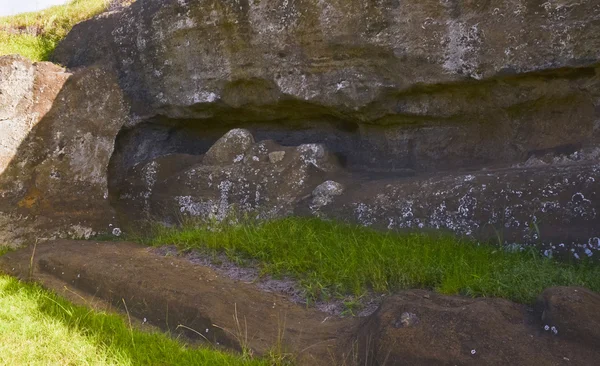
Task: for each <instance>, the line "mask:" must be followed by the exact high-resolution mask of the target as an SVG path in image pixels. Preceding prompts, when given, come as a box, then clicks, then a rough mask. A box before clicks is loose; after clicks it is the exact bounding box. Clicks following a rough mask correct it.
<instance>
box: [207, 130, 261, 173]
mask: <svg viewBox="0 0 600 366" xmlns="http://www.w3.org/2000/svg"><path fill="white" fill-rule="evenodd" d="M252 144H254V137H253V136H252V134H251V133H250V131H248V130H243V129H235V130H231V131H229V132H227V133H226V134H225V135H224V136H223V137H221V138H220V139H219V141H217V142H216V143H215V144H214V145H213V146H212V147H211V148H210V150H208V152H207V153H206V155H205V156H204V163H205V164H208V165H219V164H223V165H228V164H231V163H235V162H239V161H241V160H242V159H243V158H244V154H245V153H246V150H248V149H249V148H250V147H251V146H252Z"/></svg>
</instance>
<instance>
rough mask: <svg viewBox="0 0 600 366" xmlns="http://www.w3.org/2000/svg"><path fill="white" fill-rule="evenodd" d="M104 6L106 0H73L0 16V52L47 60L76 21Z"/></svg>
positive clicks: (99, 11)
mask: <svg viewBox="0 0 600 366" xmlns="http://www.w3.org/2000/svg"><path fill="white" fill-rule="evenodd" d="M17 1H18V0H17ZM107 6H108V0H73V1H71V2H70V3H68V4H66V5H60V6H54V7H51V8H48V9H46V10H42V11H39V12H32V13H24V14H19V15H14V16H8V17H0V56H2V55H9V54H20V55H22V56H25V57H27V58H29V59H31V60H32V61H45V60H48V58H49V57H50V55H51V54H52V52H53V51H54V49H55V48H56V46H57V45H58V43H59V42H60V41H61V40H62V39H63V38H64V37H65V36H66V35H67V33H68V32H69V31H70V30H71V28H73V26H74V25H75V24H77V23H79V22H81V21H84V20H86V19H89V18H92V17H93V16H95V15H98V14H99V13H101V12H103V11H104V10H105V9H106V8H107Z"/></svg>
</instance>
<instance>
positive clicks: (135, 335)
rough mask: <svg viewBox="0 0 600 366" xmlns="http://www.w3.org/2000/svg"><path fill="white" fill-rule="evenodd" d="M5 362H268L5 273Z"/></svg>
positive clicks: (1, 297) (1, 342)
mask: <svg viewBox="0 0 600 366" xmlns="http://www.w3.org/2000/svg"><path fill="white" fill-rule="evenodd" d="M0 364H2V365H207V366H208V365H242V364H247V365H267V364H268V363H267V362H266V361H260V360H254V361H252V360H250V361H243V360H242V359H241V358H239V357H237V356H234V355H230V354H228V353H223V352H218V351H214V350H209V349H203V348H186V347H185V346H184V345H183V344H182V343H180V342H178V341H175V340H173V339H171V338H169V337H167V336H166V335H164V334H159V333H146V332H140V331H136V330H133V331H132V330H131V328H130V327H129V326H128V325H127V324H126V323H125V322H124V320H123V319H122V318H121V317H120V316H118V315H114V314H106V313H98V312H94V311H91V310H89V309H86V308H84V307H79V306H75V305H72V304H70V303H69V302H67V301H66V300H64V299H61V298H60V297H58V296H55V295H53V294H51V293H49V292H47V291H45V290H43V289H42V288H40V287H39V286H37V285H31V284H24V283H21V282H19V281H17V280H16V279H14V278H11V277H9V276H4V275H0Z"/></svg>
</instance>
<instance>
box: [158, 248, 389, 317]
mask: <svg viewBox="0 0 600 366" xmlns="http://www.w3.org/2000/svg"><path fill="white" fill-rule="evenodd" d="M153 252H154V253H156V254H159V255H163V256H167V257H179V258H184V259H187V260H189V261H190V262H191V263H194V264H197V265H201V266H204V267H209V268H212V269H213V270H215V271H216V272H217V273H219V274H220V275H222V276H225V277H228V278H230V279H232V280H234V281H240V282H244V283H252V284H255V285H256V287H257V288H259V289H260V290H262V291H265V292H273V293H277V294H281V295H284V296H286V297H287V298H288V299H289V300H290V301H292V302H293V303H296V304H298V305H302V306H310V307H314V308H315V309H317V310H319V311H321V312H324V313H328V314H330V315H334V316H340V317H342V316H348V315H354V316H358V317H366V316H369V315H371V314H373V313H374V312H375V311H376V310H377V308H378V307H379V305H380V304H381V301H382V300H383V298H384V297H385V295H377V294H373V293H369V294H366V295H365V296H362V297H356V296H351V295H348V296H344V297H343V298H335V299H331V300H329V301H323V300H317V301H309V300H307V299H308V298H309V296H308V294H307V293H306V291H305V290H304V289H303V288H302V287H301V286H300V284H299V283H298V281H296V280H294V279H292V278H289V277H283V278H274V277H272V276H270V275H262V276H261V274H260V271H259V270H258V268H259V266H260V264H259V263H258V262H257V261H252V260H250V261H246V262H245V263H244V264H245V265H244V266H240V265H237V264H236V263H234V262H232V261H231V260H230V259H229V258H228V257H227V255H225V254H223V253H218V254H216V255H210V254H206V253H202V252H200V251H198V250H190V251H187V252H181V251H179V250H178V249H177V247H176V246H174V245H167V246H163V247H159V248H156V249H153ZM347 304H351V305H350V306H349V305H347Z"/></svg>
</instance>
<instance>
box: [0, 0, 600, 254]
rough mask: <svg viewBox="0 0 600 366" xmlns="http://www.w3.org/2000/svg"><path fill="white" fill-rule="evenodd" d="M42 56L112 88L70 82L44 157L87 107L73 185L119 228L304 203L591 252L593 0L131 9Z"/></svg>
mask: <svg viewBox="0 0 600 366" xmlns="http://www.w3.org/2000/svg"><path fill="white" fill-rule="evenodd" d="M54 58H55V60H56V61H57V62H59V63H61V64H63V65H66V66H67V67H69V68H72V69H77V70H80V71H77V72H76V73H75V75H81V76H79V77H81V78H85V77H90V78H92V79H93V76H85V77H84V76H83V75H97V73H105V74H106V75H107V76H106V80H108V81H105V80H102V81H101V82H98V83H95V84H93V87H91V88H89V90H84V91H82V90H80V91H78V93H81V92H85V93H86V97H85V98H84V99H86V101H92V102H94V103H100V104H101V105H102V108H103V109H102V110H96V111H100V115H97V116H90V115H89V113H88V112H89V111H87V110H86V111H84V110H83V107H82V105H80V107H79V108H81V110H80V109H76V110H75V109H74V110H73V111H72V113H71V112H69V117H65V118H62V119H61V121H63V122H61V123H63V125H61V127H52V128H51V129H54V131H59V130H60V131H63V130H62V129H64V130H65V131H66V132H64V134H63V135H61V136H63V137H61V139H62V140H61V141H63V142H61V143H58V142H55V141H54V140H53V139H44V142H43V143H42V142H39V143H40V144H41V145H40V146H42V147H43V148H42V147H40V148H39V150H40V151H44V149H46V151H54V150H56V148H57V147H58V150H59V151H60V150H61V149H62V148H63V147H65V148H67V149H76V148H77V144H78V142H76V141H77V140H71V138H70V137H64V136H75V135H77V136H82V135H85V133H86V132H85V131H90V133H92V135H94V133H93V132H91V131H95V130H94V128H95V127H93V126H92V125H93V124H94V123H96V122H93V121H94V120H96V119H100V118H101V119H102V121H104V122H103V127H102V131H103V132H102V133H101V135H102V136H104V139H103V140H102V142H100V140H98V141H96V140H94V144H96V145H95V146H98V149H99V151H102V153H101V154H99V155H100V156H101V158H99V159H98V165H97V166H96V168H97V169H96V170H94V172H92V171H91V170H90V171H87V172H85V173H84V176H86V177H91V176H96V177H97V176H98V175H97V174H96V173H98V174H100V175H102V178H101V179H100V178H98V179H97V180H93V179H91V178H89V179H88V178H86V179H84V180H83V181H85V182H86V187H87V188H85V189H86V190H88V189H89V190H92V193H90V194H86V196H93V197H98V195H99V192H101V191H102V192H103V195H104V194H105V193H107V192H108V194H107V195H108V197H109V199H110V203H111V204H112V207H114V208H116V210H117V213H118V214H120V217H122V218H123V219H132V218H133V219H141V218H143V219H147V218H148V217H150V218H153V219H158V220H164V221H173V220H177V217H180V216H182V215H193V216H200V217H204V218H208V217H218V218H223V217H224V216H227V215H229V213H231V212H233V211H242V212H244V213H251V214H252V215H256V216H258V217H273V216H279V215H287V214H306V215H318V216H321V217H335V218H339V219H343V220H348V221H354V222H359V223H361V224H364V225H374V226H378V227H382V228H390V229H404V228H435V229H448V230H451V231H454V232H456V233H459V234H462V235H467V236H473V237H478V238H482V239H486V240H489V239H493V240H495V241H499V242H509V243H512V242H518V243H529V242H539V241H544V242H547V243H549V247H548V248H547V250H552V251H558V250H559V248H565V251H566V250H567V249H572V248H568V247H569V246H573V245H575V246H577V245H580V246H581V247H580V248H579V247H577V248H578V249H581V250H580V252H577V253H574V254H577V255H578V256H581V255H589V254H587V251H589V250H591V251H594V250H596V249H598V248H599V247H598V246H599V245H600V243H599V240H598V239H597V237H599V236H600V233H599V232H598V227H600V225H598V224H599V221H600V218H599V217H598V216H597V213H598V210H599V209H600V205H599V204H598V197H597V192H598V191H599V190H598V189H597V187H598V183H597V182H598V178H600V177H598V168H599V167H598V162H599V158H600V5H599V4H598V3H597V1H594V0H579V1H571V0H565V1H548V2H543V1H538V0H514V1H508V2H503V3H502V4H498V3H494V2H489V1H488V2H481V1H480V2H476V1H470V0H451V1H437V0H408V1H396V0H378V1H368V2H365V1H362V0H334V1H321V0H302V1H300V0H261V1H256V0H242V1H229V2H223V1H213V0H202V1H186V0H166V1H165V0H139V1H137V2H135V3H133V4H132V5H131V6H129V7H123V8H119V9H117V10H114V11H111V12H107V13H105V14H102V15H101V16H99V17H97V18H95V19H92V20H90V21H87V22H84V23H81V24H79V25H77V26H76V27H75V28H74V29H73V31H72V32H71V33H70V34H69V36H68V37H67V38H66V40H65V41H64V42H63V43H62V44H61V45H60V46H59V48H58V49H57V51H56V53H55V55H54ZM99 65H100V66H99ZM27 72H29V73H31V72H33V71H27ZM23 73H26V71H23ZM94 73H96V74H94ZM113 75H114V76H113ZM73 77H75V76H73ZM11 80H12V79H11ZM1 85H9V84H6V83H5V84H1ZM4 87H5V88H7V87H8V86H4ZM11 88H12V87H11ZM65 88H66V87H65ZM69 90H70V89H69ZM65 93H68V91H65ZM11 98H12V101H10V100H9V99H2V103H3V104H6V105H8V106H11V107H10V108H12V109H15V108H16V107H14V105H16V104H15V103H16V102H15V101H16V100H20V99H19V98H20V97H18V95H17V94H16V93H15V95H14V96H11ZM106 98H108V99H106ZM123 100H127V103H128V104H127V106H125V102H123ZM102 103H103V104H102ZM55 104H56V103H55ZM59 104H60V105H59V106H57V107H56V108H59V109H60V108H71V107H63V106H62V104H64V102H63V101H62V100H61V101H60V103H59ZM100 104H98V107H100ZM129 105H130V106H131V108H129ZM10 108H9V109H10ZM73 108H74V107H73ZM12 109H11V110H12ZM23 113H24V114H23V116H25V115H28V114H27V113H30V112H27V113H25V112H23ZM65 113H66V112H65ZM79 113H82V116H83V117H84V118H79ZM86 113H88V114H86ZM102 114H106V115H102ZM57 118H58V117H57ZM75 120H77V122H74V121H75ZM57 121H58V119H56V121H55V122H51V123H49V125H50V124H54V125H56V126H58V124H59V122H57ZM69 121H70V122H69ZM0 123H1V121H0ZM74 124H76V125H77V128H81V129H82V130H81V132H78V133H76V134H74V132H73V131H76V129H77V128H75V129H74V128H73V125H74ZM83 129H88V130H83ZM40 131H42V129H40ZM230 131H231V132H230ZM61 133H63V132H61ZM65 139H66V140H65ZM40 141H41V140H40ZM14 144H18V143H13V145H14ZM13 145H10V146H13ZM11 149H14V147H13V148H11ZM72 151H75V150H72ZM86 151H88V150H86ZM90 151H91V150H90ZM113 151H114V153H113ZM109 158H110V163H109V164H108V165H107V163H106V161H107V159H109ZM255 158H256V160H255ZM0 159H1V158H0ZM52 159H54V158H52V157H51V154H47V153H44V154H43V158H40V159H38V160H37V161H38V163H36V164H41V163H39V162H41V161H42V160H43V161H46V160H47V161H51V162H49V163H48V164H49V165H48V166H54V164H55V162H54V160H52ZM44 164H45V163H44ZM44 164H42V165H44ZM40 166H41V165H40ZM75 166H81V164H78V163H77V164H75ZM106 166H108V168H106ZM28 169H29V170H27V169H26V170H23V172H22V173H21V174H23V175H27V174H34V173H33V171H34V170H31V169H30V168H28ZM36 169H39V168H36ZM11 174H13V175H14V174H16V173H14V172H13V173H11ZM35 174H37V173H35ZM78 174H79V173H77V171H76V170H74V169H72V170H70V171H69V172H68V173H67V172H65V173H64V174H63V176H67V175H69V176H72V177H75V176H77V175H78ZM40 176H44V175H43V174H41V175H40ZM36 179H37V178H36ZM77 179H78V178H69V179H67V180H66V181H65V182H68V184H69V185H71V183H72V182H78V180H77ZM21 181H22V179H21ZM329 181H330V183H326V182H329ZM91 182H93V184H87V183H91ZM105 182H108V184H106V183H105ZM334 183H335V184H334ZM61 184H62V183H61ZM41 186H43V187H46V186H49V185H48V184H45V183H44V184H41ZM106 186H108V188H106ZM53 187H54V186H53ZM61 187H64V185H63V186H61ZM92 187H94V188H92ZM100 187H102V188H100ZM61 189H64V188H53V189H52V191H53V192H57V193H56V194H57V196H60V195H62V193H59V192H60V191H61ZM70 189H71V188H70ZM21 191H23V190H21ZM21 191H20V192H21ZM86 192H87V191H86ZM17 196H18V195H17ZM19 197H29V196H27V195H26V194H23V193H22V194H21V196H19ZM20 200H22V199H20ZM11 202H12V203H13V205H14V204H16V203H18V202H20V201H19V200H14V199H13V201H11ZM27 202H30V201H27ZM61 202H63V201H61ZM103 204H105V203H103ZM70 205H71V204H70V203H69V206H70ZM86 207H88V206H86ZM89 207H92V206H89ZM94 207H96V206H94ZM98 207H100V206H98ZM85 210H87V209H85ZM85 210H84V209H81V210H78V212H85ZM78 215H79V214H75V217H79V216H78ZM109 216H110V215H109ZM65 217H66V216H65ZM75 220H76V219H75ZM584 244H585V245H586V247H585V248H584V247H583V245H584ZM553 246H554V247H553ZM590 248H591V249H590ZM567 254H569V255H574V254H572V253H567ZM592 255H593V252H592Z"/></svg>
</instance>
